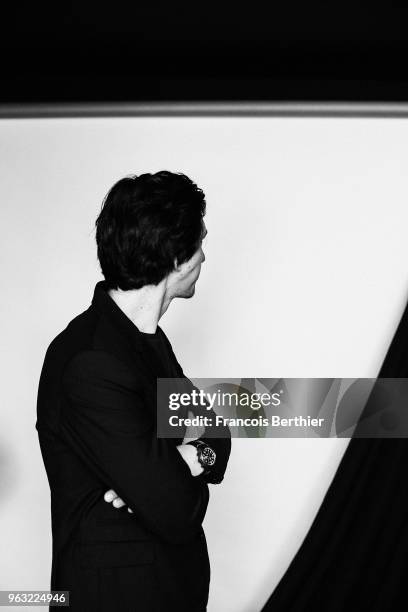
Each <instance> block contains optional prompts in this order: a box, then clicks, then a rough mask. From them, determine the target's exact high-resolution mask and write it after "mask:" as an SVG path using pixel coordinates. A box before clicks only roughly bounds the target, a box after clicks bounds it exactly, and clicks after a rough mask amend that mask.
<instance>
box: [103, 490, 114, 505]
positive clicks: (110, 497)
mask: <svg viewBox="0 0 408 612" xmlns="http://www.w3.org/2000/svg"><path fill="white" fill-rule="evenodd" d="M116 498H117V494H116V493H115V491H114V490H113V489H109V491H106V493H105V495H104V496H103V499H104V500H105V501H106V502H108V503H110V502H113V500H114V499H116Z"/></svg>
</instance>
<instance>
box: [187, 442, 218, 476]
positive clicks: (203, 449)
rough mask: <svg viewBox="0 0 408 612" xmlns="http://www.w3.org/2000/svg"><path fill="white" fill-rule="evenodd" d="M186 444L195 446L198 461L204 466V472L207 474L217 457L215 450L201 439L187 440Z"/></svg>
mask: <svg viewBox="0 0 408 612" xmlns="http://www.w3.org/2000/svg"><path fill="white" fill-rule="evenodd" d="M187 444H191V445H192V446H195V447H196V449H197V456H198V462H199V464H200V465H201V466H202V467H203V468H204V474H208V473H209V472H210V471H211V468H212V466H213V465H214V464H215V460H216V458H217V455H216V454H215V451H214V450H213V449H212V448H211V446H208V444H206V443H205V442H203V441H202V440H192V442H188V443H187Z"/></svg>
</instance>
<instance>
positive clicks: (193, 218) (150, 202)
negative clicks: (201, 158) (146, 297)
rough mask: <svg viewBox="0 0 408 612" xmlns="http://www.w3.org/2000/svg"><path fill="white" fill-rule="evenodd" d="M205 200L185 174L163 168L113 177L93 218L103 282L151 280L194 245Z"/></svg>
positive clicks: (127, 285) (134, 285)
mask: <svg viewBox="0 0 408 612" xmlns="http://www.w3.org/2000/svg"><path fill="white" fill-rule="evenodd" d="M205 209H206V203H205V196H204V193H203V191H202V190H201V189H200V188H199V187H197V185H196V184H195V183H193V181H192V180H191V179H189V178H188V177H187V176H186V175H185V174H182V173H173V172H168V171H165V170H163V171H161V172H156V173H155V174H148V173H146V174H141V175H139V176H130V177H126V178H123V179H121V180H119V181H118V182H117V183H115V185H113V187H112V188H111V189H110V191H109V192H108V194H107V195H106V197H105V199H104V201H103V204H102V209H101V212H100V214H99V216H98V218H97V220H96V223H95V226H96V244H97V247H98V259H99V263H100V265H101V269H102V274H103V275H104V277H105V281H106V284H107V286H108V288H111V289H118V288H119V289H123V290H128V289H140V288H141V287H143V286H144V285H152V284H153V285H157V284H158V283H159V282H160V281H161V280H162V279H163V278H164V277H165V276H166V275H167V274H168V273H169V272H171V271H172V270H173V269H174V260H175V259H177V262H178V263H179V264H180V263H183V262H185V261H187V260H188V259H190V258H191V257H192V255H193V254H194V253H195V251H196V250H197V248H198V247H199V244H200V240H201V236H202V218H203V216H204V215H205Z"/></svg>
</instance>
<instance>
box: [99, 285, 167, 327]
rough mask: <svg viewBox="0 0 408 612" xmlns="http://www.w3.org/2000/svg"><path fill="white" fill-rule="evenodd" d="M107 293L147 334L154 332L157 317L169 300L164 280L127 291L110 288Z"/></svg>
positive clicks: (163, 311)
mask: <svg viewBox="0 0 408 612" xmlns="http://www.w3.org/2000/svg"><path fill="white" fill-rule="evenodd" d="M108 293H109V295H110V297H111V298H112V299H113V301H114V302H115V304H116V305H117V306H119V308H120V309H121V310H122V311H123V312H124V313H125V315H126V316H127V317H128V318H129V319H130V320H131V321H132V322H133V323H134V324H135V325H136V327H137V328H138V329H139V330H140V331H141V332H146V333H149V334H154V333H155V332H156V329H157V325H158V323H159V319H160V318H161V317H162V315H163V314H164V313H165V312H166V310H167V308H168V306H169V304H170V301H171V299H170V298H169V297H168V296H167V294H166V285H165V283H164V282H161V283H159V284H158V285H146V286H145V287H142V288H141V289H129V290H128V291H122V290H121V289H110V290H109V291H108Z"/></svg>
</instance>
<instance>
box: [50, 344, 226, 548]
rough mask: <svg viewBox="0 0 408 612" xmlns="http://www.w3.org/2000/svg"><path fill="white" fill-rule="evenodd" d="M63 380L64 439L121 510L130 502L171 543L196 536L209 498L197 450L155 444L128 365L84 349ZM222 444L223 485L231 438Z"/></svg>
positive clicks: (149, 419) (172, 443) (140, 392)
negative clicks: (198, 468) (198, 471)
mask: <svg viewBox="0 0 408 612" xmlns="http://www.w3.org/2000/svg"><path fill="white" fill-rule="evenodd" d="M62 382H63V388H64V395H65V401H64V402H63V405H62V410H61V419H60V431H61V435H62V436H63V437H64V439H65V440H66V441H67V443H68V444H69V445H70V446H71V447H72V448H73V449H74V450H75V452H76V453H77V454H79V456H80V457H81V458H82V460H83V461H84V462H85V463H86V465H87V466H88V467H89V469H90V470H92V471H93V473H94V474H95V476H97V477H98V478H99V479H100V481H101V484H102V485H103V486H105V487H106V489H107V490H109V491H113V492H114V496H116V497H115V499H118V498H119V502H117V501H115V506H116V507H120V505H122V504H126V505H127V506H128V507H129V508H130V509H131V510H132V511H133V512H134V514H135V516H137V517H138V518H139V519H140V521H141V522H142V523H143V524H144V525H145V526H146V527H147V528H149V529H150V530H151V531H153V532H155V533H156V534H158V535H160V536H161V537H163V538H164V539H165V540H169V541H172V542H181V541H185V540H188V539H190V537H193V535H194V534H195V533H196V532H197V530H198V529H199V527H200V526H201V523H202V521H203V518H204V515H205V512H206V508H207V504H208V498H209V494H208V484H207V480H206V479H205V478H204V477H202V476H201V474H200V473H197V466H196V465H195V462H196V449H195V448H194V447H192V446H189V445H186V446H189V449H188V451H186V450H183V449H181V448H178V447H177V445H176V444H175V441H174V440H167V439H160V438H157V436H156V432H155V430H154V428H153V427H152V414H149V413H148V409H149V407H148V406H147V405H146V402H145V400H144V397H143V389H142V388H138V386H137V382H135V376H134V375H133V374H132V373H131V372H130V371H129V369H128V367H127V366H126V365H125V364H123V363H122V362H120V361H119V360H118V359H117V358H116V357H115V356H113V355H111V354H109V353H107V352H104V351H95V350H92V351H84V352H82V353H79V354H78V355H76V356H75V357H74V358H73V359H72V360H71V362H70V363H69V364H68V366H67V367H66V369H65V372H64V375H63V381H62ZM155 409H156V407H155V406H154V407H150V410H155ZM153 420H154V419H153ZM214 442H215V443H216V440H214ZM222 443H223V444H222V446H223V447H225V451H224V452H221V450H219V452H220V460H219V464H218V466H217V470H218V471H219V474H218V475H217V476H218V481H219V478H220V477H221V479H222V475H223V472H224V471H225V468H226V463H227V461H228V457H229V452H230V440H222ZM211 445H212V446H213V447H214V444H213V443H212V444H211ZM183 446H184V445H183ZM215 446H217V445H216V444H215ZM220 449H221V446H220ZM216 452H217V450H216ZM183 453H185V455H183ZM186 453H188V454H189V455H188V458H187V455H186ZM225 458H226V460H225ZM217 459H218V453H217ZM190 468H191V469H190ZM200 468H201V466H200ZM194 472H195V473H196V474H197V477H193V474H194ZM200 472H201V469H200ZM109 491H108V493H109ZM110 497H112V493H111V494H110V495H107V498H108V499H109V498H110ZM105 499H106V497H105ZM108 499H107V501H108Z"/></svg>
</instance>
